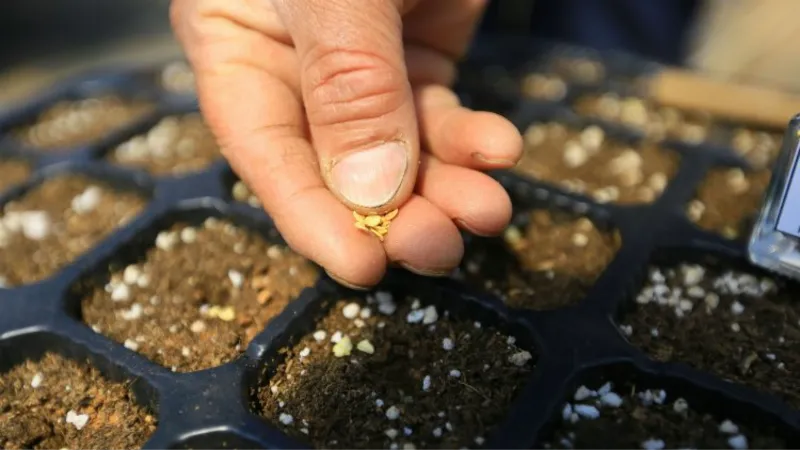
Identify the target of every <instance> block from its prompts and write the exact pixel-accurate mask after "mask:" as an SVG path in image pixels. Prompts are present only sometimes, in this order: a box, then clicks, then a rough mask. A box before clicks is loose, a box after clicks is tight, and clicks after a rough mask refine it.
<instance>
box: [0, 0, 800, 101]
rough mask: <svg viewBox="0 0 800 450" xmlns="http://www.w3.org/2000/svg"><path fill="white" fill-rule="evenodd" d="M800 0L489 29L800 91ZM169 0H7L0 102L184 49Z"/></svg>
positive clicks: (554, 8)
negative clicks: (101, 67) (71, 77)
mask: <svg viewBox="0 0 800 450" xmlns="http://www.w3.org/2000/svg"><path fill="white" fill-rule="evenodd" d="M796 5H797V3H796V0H770V1H769V2H765V1H758V0H647V1H641V0H603V1H597V0H494V1H492V2H491V3H490V6H489V10H488V12H487V14H486V16H485V20H484V22H483V24H482V26H481V31H482V32H485V33H487V32H488V33H506V34H509V33H510V34H529V35H532V36H535V37H541V38H546V39H552V40H557V41H563V42H566V43H572V44H578V45H583V46H590V47H595V48H599V49H603V50H607V49H619V50H625V51H629V52H633V53H636V54H638V55H641V56H644V57H646V58H649V59H652V60H655V61H658V62H661V63H666V64H673V65H681V64H689V65H692V66H694V67H696V68H699V69H702V70H704V71H706V72H712V73H714V74H715V75H717V76H719V77H723V78H725V77H727V78H731V79H744V80H755V81H758V82H762V83H767V84H773V85H775V86H778V87H782V88H786V89H795V88H796V87H797V85H798V83H799V82H798V81H797V80H798V79H800V77H796V76H795V75H794V74H795V73H798V71H800V58H798V54H800V52H797V51H795V50H794V45H793V43H794V39H795V38H796V37H798V36H800V24H798V23H797V21H796V20H794V18H793V17H794V16H793V14H792V12H793V10H794V8H795V7H796ZM168 11H169V0H70V1H57V0H3V1H2V2H0V101H2V100H4V99H11V98H13V97H19V96H20V95H24V94H25V93H26V92H27V91H28V90H30V89H35V86H38V85H39V84H40V83H46V82H47V81H48V80H50V79H52V78H54V77H58V76H62V75H63V74H65V73H70V72H74V71H78V70H82V69H84V68H86V67H91V66H93V65H98V64H103V63H112V62H126V63H134V64H135V63H138V62H148V61H154V60H160V59H164V58H166V57H169V56H171V55H177V54H179V50H178V46H177V44H176V43H175V42H174V41H173V39H172V37H171V35H170V27H169V18H168Z"/></svg>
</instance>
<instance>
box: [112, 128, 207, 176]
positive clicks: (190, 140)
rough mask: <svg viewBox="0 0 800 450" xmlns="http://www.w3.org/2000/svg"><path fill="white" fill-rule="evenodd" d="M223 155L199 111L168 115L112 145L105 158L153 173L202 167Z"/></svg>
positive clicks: (196, 169)
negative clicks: (141, 132)
mask: <svg viewBox="0 0 800 450" xmlns="http://www.w3.org/2000/svg"><path fill="white" fill-rule="evenodd" d="M221 157H222V155H221V153H220V150H219V146H218V145H217V142H216V139H215V138H214V135H213V134H212V133H211V130H209V128H208V126H206V124H205V121H204V120H203V116H202V115H201V114H200V113H189V114H183V115H176V116H169V117H165V118H164V119H162V120H161V121H160V122H159V123H158V124H157V125H156V126H154V127H153V128H151V129H150V130H149V131H147V132H146V133H143V134H140V135H138V136H135V137H133V138H131V139H129V140H128V141H125V142H123V143H122V144H120V145H119V146H118V147H116V148H115V149H113V150H112V151H111V153H110V154H109V156H108V159H109V160H110V161H111V162H112V163H114V164H119V165H122V166H127V167H133V168H140V169H144V170H147V171H148V172H150V173H151V174H153V175H177V174H184V173H187V172H196V171H200V170H203V169H205V168H207V167H208V166H210V165H211V164H212V163H214V162H215V161H216V160H218V159H220V158H221Z"/></svg>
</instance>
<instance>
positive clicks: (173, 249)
mask: <svg viewBox="0 0 800 450" xmlns="http://www.w3.org/2000/svg"><path fill="white" fill-rule="evenodd" d="M317 277H318V270H317V268H316V266H314V265H312V264H311V263H310V262H308V261H307V260H305V259H304V258H302V257H300V256H299V255H297V254H295V253H293V252H291V251H290V250H288V249H287V247H285V246H282V245H272V244H270V243H268V242H267V241H266V240H265V239H264V238H263V237H261V235H259V234H257V233H254V232H251V231H248V230H246V229H245V228H241V227H237V226H234V225H233V224H232V223H230V222H228V221H223V220H218V219H208V220H206V221H205V222H204V224H203V225H202V226H199V227H191V226H189V225H188V224H185V223H179V224H175V225H174V226H172V227H170V228H169V230H167V231H162V232H161V233H160V234H159V237H158V238H157V239H156V246H155V247H152V248H150V249H149V250H147V253H146V255H145V256H144V259H143V261H141V262H139V263H137V264H133V265H130V266H128V267H114V268H112V273H111V278H110V281H109V282H108V284H107V285H106V286H97V285H91V286H88V287H87V286H84V287H79V288H78V289H79V292H86V291H85V290H82V289H87V288H88V289H89V291H88V292H86V293H85V294H83V295H84V297H83V300H82V305H83V318H84V320H85V322H86V323H87V324H89V325H91V326H92V327H93V328H94V329H95V330H96V331H97V332H99V333H102V334H104V335H106V336H108V337H110V338H112V339H114V340H116V341H117V342H121V343H124V345H125V346H126V347H128V348H130V349H131V350H135V351H138V352H139V353H141V354H142V355H144V356H146V357H147V358H150V359H151V360H153V361H155V362H156V363H158V364H161V365H163V366H165V367H170V368H172V369H173V370H174V371H178V372H190V371H196V370H202V369H208V368H211V367H215V366H219V365H221V364H224V363H226V362H229V361H231V360H232V359H234V358H236V357H237V356H238V355H239V354H241V353H242V351H244V348H245V347H246V346H247V344H249V343H250V341H251V340H252V339H253V337H255V336H256V334H258V333H260V332H261V331H262V330H263V329H264V327H265V326H266V325H267V324H268V323H269V322H270V321H271V320H272V319H273V318H274V317H275V316H276V315H278V314H280V313H281V312H282V311H283V310H284V308H286V305H288V304H289V302H290V301H292V300H294V299H295V298H296V297H297V296H298V295H299V294H300V292H301V291H302V290H303V288H305V287H308V286H311V285H312V284H313V283H314V282H315V281H316V279H317Z"/></svg>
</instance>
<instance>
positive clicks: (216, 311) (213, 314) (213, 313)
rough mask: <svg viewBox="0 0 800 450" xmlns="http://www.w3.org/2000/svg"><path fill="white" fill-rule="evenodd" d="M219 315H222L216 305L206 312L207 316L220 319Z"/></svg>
mask: <svg viewBox="0 0 800 450" xmlns="http://www.w3.org/2000/svg"><path fill="white" fill-rule="evenodd" d="M219 313H220V308H219V306H217V305H214V306H212V307H211V308H208V311H207V312H206V315H207V316H208V317H219Z"/></svg>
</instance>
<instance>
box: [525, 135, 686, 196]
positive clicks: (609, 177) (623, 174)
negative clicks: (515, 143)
mask: <svg viewBox="0 0 800 450" xmlns="http://www.w3.org/2000/svg"><path fill="white" fill-rule="evenodd" d="M678 164H679V157H678V155H677V154H676V153H674V152H671V151H669V150H665V149H661V148H659V147H658V146H656V145H654V144H642V145H640V146H630V145H627V144H625V143H623V142H621V141H617V140H615V139H612V138H608V137H606V136H605V133H604V132H603V130H602V129H600V128H599V127H596V126H589V127H586V128H584V129H582V130H581V129H576V128H572V127H570V126H567V125H564V124H561V123H557V122H548V123H534V124H533V125H531V126H530V127H528V130H527V131H526V133H525V152H524V154H523V156H522V159H521V160H520V162H519V163H518V164H517V165H516V167H514V169H513V170H514V171H515V172H517V173H520V174H522V175H525V176H529V177H533V178H536V179H539V180H542V181H545V182H548V183H552V184H555V185H558V186H561V187H562V188H564V189H566V190H568V191H571V192H575V193H579V194H584V195H589V196H591V197H593V198H594V199H595V200H596V201H598V202H602V203H606V202H613V203H617V204H643V203H651V202H653V201H655V199H656V198H658V197H659V196H660V195H661V193H662V192H663V191H664V189H665V188H666V185H667V183H668V182H669V180H671V179H672V178H673V177H674V176H675V173H676V172H677V170H678Z"/></svg>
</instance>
